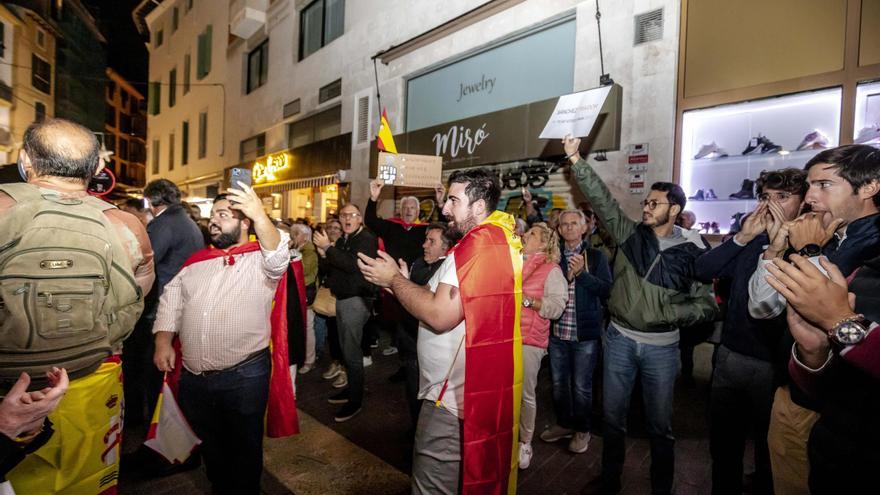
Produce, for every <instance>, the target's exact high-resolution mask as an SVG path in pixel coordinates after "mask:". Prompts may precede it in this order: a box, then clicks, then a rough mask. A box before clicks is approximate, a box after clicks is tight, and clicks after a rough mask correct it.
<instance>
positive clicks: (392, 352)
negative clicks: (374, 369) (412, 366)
mask: <svg viewBox="0 0 880 495" xmlns="http://www.w3.org/2000/svg"><path fill="white" fill-rule="evenodd" d="M395 354H397V347H394V346H393V345H389V346H388V347H386V348H385V349H382V355H383V356H393V355H395Z"/></svg>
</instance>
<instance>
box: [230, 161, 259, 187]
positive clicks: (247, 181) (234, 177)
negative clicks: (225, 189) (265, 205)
mask: <svg viewBox="0 0 880 495" xmlns="http://www.w3.org/2000/svg"><path fill="white" fill-rule="evenodd" d="M239 182H241V183H242V184H244V185H246V186H248V187H252V186H253V183H254V176H253V172H252V171H251V170H250V169H248V168H237V167H236V168H233V169H232V170H231V171H230V172H229V188H230V189H238V190H239V191H243V190H244V189H243V188H242V187H241V186H239V185H238V183H239Z"/></svg>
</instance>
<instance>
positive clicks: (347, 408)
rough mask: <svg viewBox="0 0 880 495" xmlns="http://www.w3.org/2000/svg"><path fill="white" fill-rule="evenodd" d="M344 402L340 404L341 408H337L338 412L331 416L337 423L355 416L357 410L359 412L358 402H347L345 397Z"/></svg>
mask: <svg viewBox="0 0 880 495" xmlns="http://www.w3.org/2000/svg"><path fill="white" fill-rule="evenodd" d="M346 402H347V403H346V404H345V405H344V406H342V408H341V409H339V412H337V413H336V415H335V416H333V420H334V421H336V422H337V423H345V422H346V421H348V420H349V419H351V418H353V417H355V416H357V414H358V413H359V412H361V405H360V404H354V403H351V402H348V399H346Z"/></svg>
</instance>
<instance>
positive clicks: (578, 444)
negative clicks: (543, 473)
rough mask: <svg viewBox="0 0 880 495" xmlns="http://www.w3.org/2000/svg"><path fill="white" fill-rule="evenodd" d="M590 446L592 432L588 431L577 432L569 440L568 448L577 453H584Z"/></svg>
mask: <svg viewBox="0 0 880 495" xmlns="http://www.w3.org/2000/svg"><path fill="white" fill-rule="evenodd" d="M588 448H590V434H589V433H588V432H587V433H585V432H582V431H578V432H575V434H574V436H573V437H572V438H571V442H568V450H570V451H572V452H574V453H575V454H583V453H584V452H586V451H587V449H588Z"/></svg>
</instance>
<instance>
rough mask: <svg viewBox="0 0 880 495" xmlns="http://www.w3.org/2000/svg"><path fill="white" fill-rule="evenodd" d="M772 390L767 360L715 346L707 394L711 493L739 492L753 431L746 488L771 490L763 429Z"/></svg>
mask: <svg viewBox="0 0 880 495" xmlns="http://www.w3.org/2000/svg"><path fill="white" fill-rule="evenodd" d="M775 392H776V383H775V381H774V373H773V364H772V363H770V362H767V361H763V360H760V359H757V358H753V357H750V356H746V355H744V354H739V353H737V352H734V351H731V350H730V349H728V348H727V347H724V346H723V345H722V346H719V347H718V352H717V353H716V361H715V370H714V372H713V373H712V390H711V394H710V396H709V411H710V415H711V416H710V417H711V421H710V428H709V449H710V451H711V453H712V493H713V494H714V495H720V494H727V493H730V494H734V493H735V494H737V495H738V494H740V493H742V475H743V453H744V452H745V447H746V439H747V438H748V436H749V433H750V432H751V431H754V441H755V477H754V480H753V483H752V493H754V494H756V495H757V494H772V493H773V478H772V476H771V473H770V452H769V450H768V449H767V430H768V429H769V427H770V411H771V409H772V408H773V394H774V393H775Z"/></svg>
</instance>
